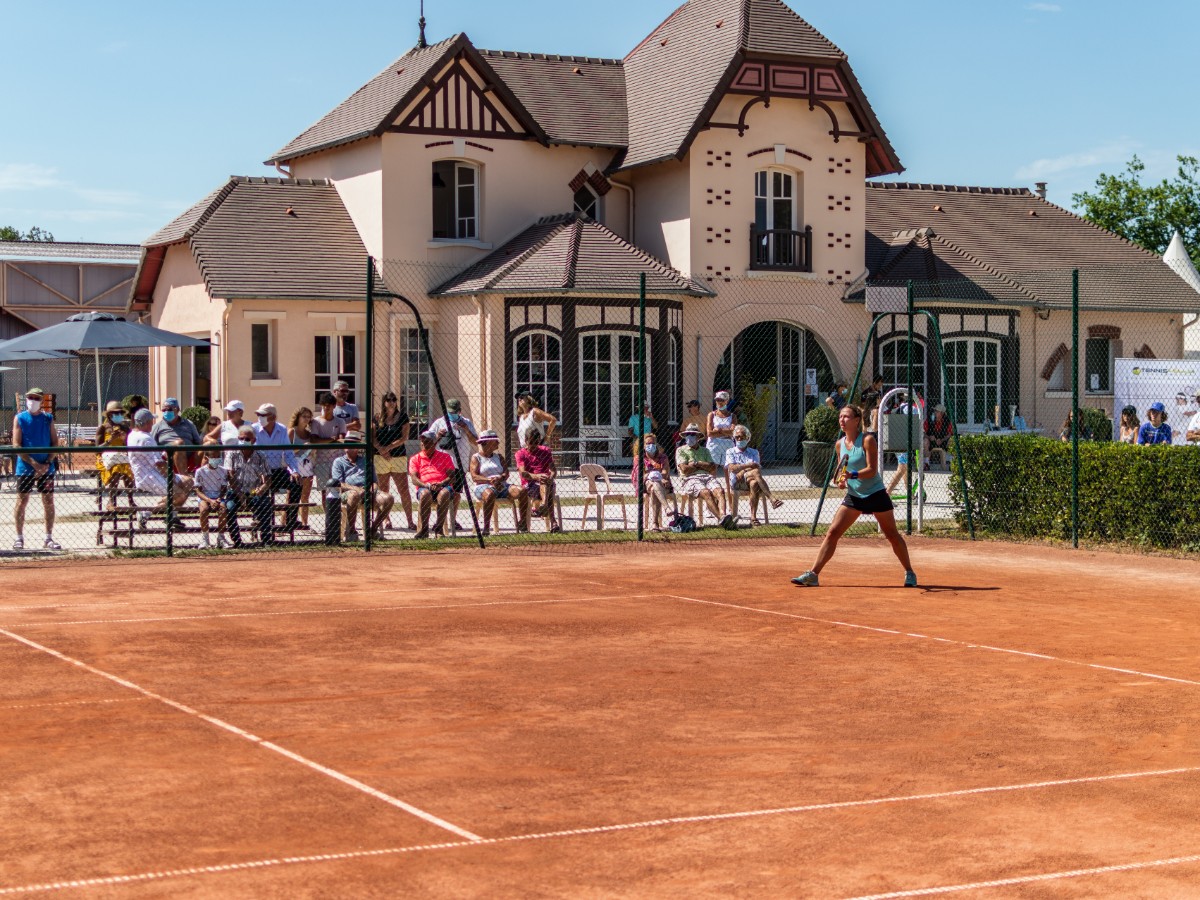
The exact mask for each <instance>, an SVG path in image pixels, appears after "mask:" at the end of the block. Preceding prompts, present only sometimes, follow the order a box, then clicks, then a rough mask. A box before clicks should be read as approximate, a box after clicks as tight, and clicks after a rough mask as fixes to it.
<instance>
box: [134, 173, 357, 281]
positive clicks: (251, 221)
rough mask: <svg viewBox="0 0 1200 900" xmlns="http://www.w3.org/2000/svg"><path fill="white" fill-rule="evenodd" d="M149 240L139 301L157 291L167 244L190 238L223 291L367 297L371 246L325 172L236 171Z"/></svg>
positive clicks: (203, 268) (205, 271)
mask: <svg viewBox="0 0 1200 900" xmlns="http://www.w3.org/2000/svg"><path fill="white" fill-rule="evenodd" d="M206 202H207V204H208V205H207V206H205V207H204V208H202V209H198V207H199V206H200V204H198V205H197V206H195V207H192V208H191V209H190V210H188V211H187V212H186V213H184V214H183V215H182V216H180V217H179V218H178V219H176V220H175V221H174V222H172V223H171V224H170V225H168V226H167V227H166V228H164V229H162V230H161V231H159V232H158V233H157V234H156V235H154V236H153V237H151V238H149V239H148V240H147V241H146V243H145V244H144V248H145V249H144V253H143V258H142V263H141V265H140V266H139V271H138V277H137V278H135V280H134V281H135V284H134V293H133V298H132V302H134V303H137V302H139V301H145V300H148V299H149V298H150V296H151V295H152V292H153V289H154V281H155V279H156V278H157V273H158V268H160V267H161V265H162V258H163V255H164V249H165V246H166V245H168V244H173V243H178V242H180V241H183V240H187V241H188V242H189V244H190V247H191V251H192V255H193V257H194V258H195V260H196V263H197V265H199V267H200V272H201V274H202V275H203V277H204V283H205V286H206V287H207V288H208V292H209V294H210V295H211V296H213V297H220V298H222V299H227V300H228V299H270V298H278V299H288V300H309V299H312V300H353V299H358V298H361V297H362V294H363V290H364V287H363V285H364V283H365V278H366V275H365V273H366V258H367V250H366V248H365V247H364V246H363V243H362V240H361V239H360V238H359V236H358V232H357V230H355V228H354V223H353V222H352V221H351V219H350V215H349V213H347V212H346V208H345V206H343V205H342V200H341V197H340V196H338V192H337V189H336V188H335V187H333V185H332V184H330V183H329V182H328V181H326V180H324V179H298V180H295V179H282V178H231V179H230V180H229V182H228V183H227V184H226V185H224V186H223V187H222V188H220V189H219V190H217V191H214V192H213V193H212V194H210V195H209V197H208V198H206Z"/></svg>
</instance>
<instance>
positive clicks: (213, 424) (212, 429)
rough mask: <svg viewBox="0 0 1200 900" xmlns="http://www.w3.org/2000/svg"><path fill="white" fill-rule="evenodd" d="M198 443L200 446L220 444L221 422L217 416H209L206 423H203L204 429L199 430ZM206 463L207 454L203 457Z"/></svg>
mask: <svg viewBox="0 0 1200 900" xmlns="http://www.w3.org/2000/svg"><path fill="white" fill-rule="evenodd" d="M200 442H201V443H202V444H219V443H221V420H220V419H219V418H218V417H217V416H209V417H208V421H207V422H205V423H204V428H203V429H201V434H200ZM204 459H205V461H206V462H207V460H208V454H205V455H204Z"/></svg>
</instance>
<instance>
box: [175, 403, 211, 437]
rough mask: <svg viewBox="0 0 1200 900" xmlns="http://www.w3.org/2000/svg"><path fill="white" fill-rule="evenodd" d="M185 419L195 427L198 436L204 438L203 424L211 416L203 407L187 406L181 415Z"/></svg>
mask: <svg viewBox="0 0 1200 900" xmlns="http://www.w3.org/2000/svg"><path fill="white" fill-rule="evenodd" d="M180 415H181V416H183V417H184V418H185V419H187V420H188V421H189V422H191V423H192V424H193V425H195V426H196V430H197V431H198V432H200V436H201V437H204V423H205V422H207V421H208V417H209V416H210V415H212V414H211V413H210V412H209V411H208V408H207V407H205V406H189V407H188V408H187V409H185V410H184V411H183V412H182V413H180Z"/></svg>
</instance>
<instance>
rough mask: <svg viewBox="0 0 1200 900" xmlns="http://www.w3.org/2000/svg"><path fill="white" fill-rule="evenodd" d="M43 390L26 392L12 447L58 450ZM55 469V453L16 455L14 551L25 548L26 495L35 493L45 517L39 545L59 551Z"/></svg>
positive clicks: (54, 430) (56, 463)
mask: <svg viewBox="0 0 1200 900" xmlns="http://www.w3.org/2000/svg"><path fill="white" fill-rule="evenodd" d="M44 399H45V391H43V390H42V389H41V388H30V389H29V390H27V391H26V392H25V411H24V412H21V413H17V415H16V416H15V417H14V418H13V429H12V433H13V446H14V447H57V446H58V430H57V429H56V428H55V427H54V417H53V416H52V415H50V413H48V412H46V411H44V410H43V409H42V401H43V400H44ZM57 469H58V460H57V455H56V454H54V453H19V454H17V505H16V510H15V518H16V525H17V537H16V540H14V541H13V549H14V550H24V549H25V507H26V506H27V505H28V504H29V495H30V494H31V493H33V492H34V491H35V490H36V491H37V492H38V493H39V494H41V495H42V511H43V512H44V513H45V515H46V540H45V542H44V543H43V544H42V546H43V547H44V548H45V549H47V550H61V549H62V547H60V546H59V545H58V543H57V542H56V541H55V540H54V473H55V471H56V470H57Z"/></svg>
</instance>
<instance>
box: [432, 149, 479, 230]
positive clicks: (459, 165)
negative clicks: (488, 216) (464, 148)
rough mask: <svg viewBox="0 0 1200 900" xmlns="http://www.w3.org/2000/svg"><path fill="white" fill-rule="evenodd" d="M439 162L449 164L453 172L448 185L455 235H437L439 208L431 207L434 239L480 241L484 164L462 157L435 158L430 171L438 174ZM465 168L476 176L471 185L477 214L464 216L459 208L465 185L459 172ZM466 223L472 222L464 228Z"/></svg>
mask: <svg viewBox="0 0 1200 900" xmlns="http://www.w3.org/2000/svg"><path fill="white" fill-rule="evenodd" d="M439 164H442V165H445V164H449V165H450V166H451V170H450V171H451V172H452V173H453V184H450V185H447V187H448V188H449V189H450V191H451V197H452V199H453V202H454V235H453V237H437V236H436V227H437V225H438V224H439V223H438V217H437V210H436V209H431V210H430V212H431V214H432V215H433V225H434V231H435V236H433V238H432V239H433V240H434V241H438V242H443V243H461V242H468V241H479V240H480V232H481V228H480V226H481V224H482V218H483V217H482V203H481V201H482V194H483V190H482V185H483V166H481V165H480V164H479V163H474V162H468V161H466V160H461V159H437V160H434V161H433V164H432V165H431V166H430V171H431V172H433V173H435V174H436V172H437V168H436V167H437V166H438V165H439ZM463 170H470V171H471V172H472V174H473V178H474V184H472V185H471V187H472V188H473V189H474V191H473V193H474V206H475V214H474V215H473V216H464V215H463V214H462V210H461V209H460V208H459V199H460V193H459V192H460V190H461V189H462V188H463V187H465V185H462V184H460V183H459V174H460V173H461V172H462V171H463ZM464 223H470V225H469V228H464ZM464 231H469V232H470V233H469V234H464V233H463V232H464Z"/></svg>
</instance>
